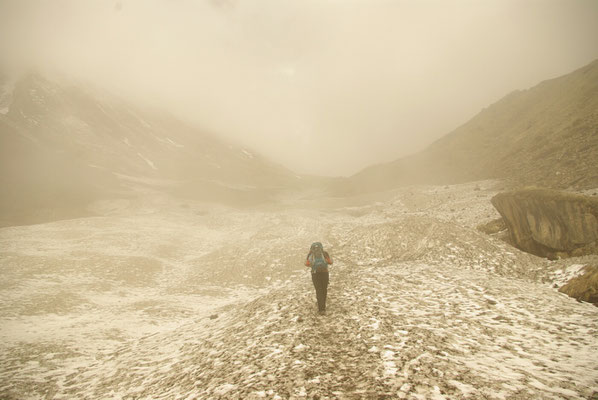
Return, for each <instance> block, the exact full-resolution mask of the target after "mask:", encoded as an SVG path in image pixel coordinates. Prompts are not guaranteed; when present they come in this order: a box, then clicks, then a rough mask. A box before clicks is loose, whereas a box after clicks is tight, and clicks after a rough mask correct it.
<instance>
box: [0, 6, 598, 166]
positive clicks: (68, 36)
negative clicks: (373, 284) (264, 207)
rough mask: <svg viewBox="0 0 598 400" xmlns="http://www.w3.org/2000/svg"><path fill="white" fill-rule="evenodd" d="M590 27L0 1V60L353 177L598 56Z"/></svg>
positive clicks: (453, 16)
mask: <svg viewBox="0 0 598 400" xmlns="http://www.w3.org/2000/svg"><path fill="white" fill-rule="evenodd" d="M597 21H598V2H596V1H594V0H587V1H577V0H576V1H571V0H562V1H554V0H547V1H521V0H513V1H505V0H488V1H483V2H479V1H451V2H447V1H444V0H439V1H335V0H313V1H310V0H302V1H281V0H263V1H248V0H238V1H237V0H213V1H203V2H200V1H187V0H177V1H166V0H143V1H141V0H139V1H126V0H123V1H78V0H55V1H23V0H14V1H11V0H3V1H1V2H0V54H1V55H2V60H3V61H2V63H1V65H2V68H4V69H5V70H6V71H8V72H9V73H14V72H18V71H24V70H30V69H34V70H40V71H42V72H43V73H48V74H54V75H55V76H56V75H59V76H62V77H68V78H69V79H70V78H74V79H77V80H83V81H85V82H90V83H92V84H93V85H96V86H98V87H103V88H106V89H107V90H109V91H112V92H115V93H117V94H119V95H121V96H123V97H125V98H129V99H132V100H134V101H143V102H145V103H147V104H148V105H150V106H153V107H165V108H167V109H169V110H170V111H172V112H174V113H175V114H177V115H178V116H180V117H181V118H184V119H186V120H188V121H191V122H193V123H197V124H199V125H200V126H201V127H203V129H204V130H205V131H207V132H211V133H214V134H218V135H221V136H223V137H225V138H227V139H228V140H233V141H236V142H240V143H243V144H245V145H246V146H248V147H250V148H252V149H254V150H256V151H259V152H261V153H263V154H264V155H266V156H268V157H269V158H271V159H273V160H275V161H277V162H280V163H282V164H283V165H285V166H287V167H289V168H291V169H293V170H294V171H296V172H300V173H310V174H317V175H350V174H353V173H355V172H357V171H358V170H360V169H361V168H363V167H365V166H367V165H369V164H372V163H378V162H382V161H389V160H392V159H395V158H398V157H400V156H403V155H406V154H409V153H412V152H414V151H417V150H419V149H421V148H423V147H425V146H426V145H427V144H429V143H430V142H432V141H433V140H435V139H437V138H439V137H440V136H442V135H444V134H446V133H448V132H449V131H450V130H452V129H454V128H455V127H457V126H458V125H460V124H462V123H464V122H466V121H467V119H469V118H470V117H472V116H473V115H474V114H475V113H477V112H478V111H480V110H481V109H482V108H483V107H486V106H488V105H489V104H491V103H492V102H494V101H497V100H498V99H499V98H500V97H502V96H504V95H505V94H507V93H509V92H510V91H512V90H515V89H524V88H528V87H531V86H533V85H535V84H537V83H538V82H540V81H542V80H545V79H549V78H553V77H556V76H559V75H562V74H565V73H567V72H570V71H572V70H574V69H576V68H579V67H581V66H583V65H585V64H587V63H588V62H590V61H592V60H593V59H595V58H597V57H598V23H596V22H597Z"/></svg>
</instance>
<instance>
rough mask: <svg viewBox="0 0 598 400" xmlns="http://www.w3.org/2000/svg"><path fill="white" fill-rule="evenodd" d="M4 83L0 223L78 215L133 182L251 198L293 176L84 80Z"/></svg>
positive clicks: (134, 186) (33, 78)
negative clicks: (101, 91) (97, 89)
mask: <svg viewBox="0 0 598 400" xmlns="http://www.w3.org/2000/svg"><path fill="white" fill-rule="evenodd" d="M1 86H2V88H3V91H2V95H1V96H0V148H1V151H2V154H1V155H2V157H1V159H2V161H1V163H2V165H1V167H2V168H1V175H0V185H1V186H2V188H3V190H2V193H3V194H2V197H1V198H0V206H1V209H2V216H1V218H0V219H2V220H4V222H3V223H4V224H7V223H11V222H16V223H19V222H34V221H39V220H48V219H49V220H51V219H59V218H61V217H66V216H77V215H79V214H81V213H85V210H84V209H85V207H86V205H87V204H88V203H89V202H90V201H92V200H94V199H98V198H103V197H113V196H124V195H131V194H133V192H134V191H138V190H139V187H144V188H148V187H150V188H156V187H159V188H160V190H166V191H168V192H170V193H174V194H177V195H181V196H188V197H192V198H198V199H203V200H210V201H220V202H228V203H230V202H238V203H239V204H241V203H244V204H247V203H255V202H259V201H263V200H264V199H267V198H268V197H270V196H272V195H273V194H274V193H276V192H277V191H278V190H280V188H281V187H284V186H289V185H293V184H295V183H296V182H297V180H298V179H297V177H296V176H295V175H294V174H293V173H292V172H290V171H288V170H286V169H284V168H283V167H281V166H278V165H275V164H272V163H270V162H268V161H267V160H265V159H263V158H262V157H260V156H259V155H256V154H254V153H252V152H250V151H248V150H247V149H243V148H241V147H239V146H234V145H232V144H229V143H225V142H223V141H222V140H220V139H217V138H215V137H213V136H211V135H209V134H206V133H205V132H201V131H200V130H198V129H197V128H194V127H191V126H188V125H186V124H184V123H182V122H180V121H178V120H176V119H175V118H173V117H170V116H168V115H165V114H160V113H152V112H148V111H145V110H142V109H140V108H136V107H134V106H132V105H130V104H127V103H125V102H124V101H120V100H117V99H114V98H111V97H110V96H107V95H105V94H98V93H95V92H93V91H92V90H90V89H87V88H84V87H81V86H73V85H70V86H69V85H61V84H58V83H55V82H50V81H48V80H46V79H44V78H42V77H40V76H38V75H28V76H25V77H23V78H22V79H20V80H18V81H16V82H13V83H10V82H8V81H5V82H3V84H2V85H1Z"/></svg>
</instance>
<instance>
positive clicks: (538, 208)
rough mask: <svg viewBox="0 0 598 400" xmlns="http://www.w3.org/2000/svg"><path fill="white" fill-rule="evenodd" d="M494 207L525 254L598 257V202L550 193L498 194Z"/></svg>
mask: <svg viewBox="0 0 598 400" xmlns="http://www.w3.org/2000/svg"><path fill="white" fill-rule="evenodd" d="M492 204H493V205H494V207H495V208H496V209H497V210H498V212H499V213H500V215H502V217H503V219H504V220H505V223H506V225H507V227H508V229H509V237H510V239H511V242H512V243H513V244H514V245H515V246H517V247H518V248H520V249H521V250H523V251H527V252H529V253H532V254H535V255H538V256H541V257H548V258H551V259H552V258H557V257H568V256H580V255H583V254H598V199H595V198H591V197H587V196H582V195H576V194H572V193H566V192H560V191H555V190H548V189H521V190H515V191H511V192H505V193H500V194H497V195H496V196H494V197H493V198H492Z"/></svg>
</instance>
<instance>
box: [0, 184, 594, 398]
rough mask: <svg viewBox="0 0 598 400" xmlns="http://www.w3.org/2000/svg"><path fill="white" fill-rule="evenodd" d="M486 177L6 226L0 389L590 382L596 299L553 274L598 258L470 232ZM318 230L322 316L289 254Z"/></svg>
mask: <svg viewBox="0 0 598 400" xmlns="http://www.w3.org/2000/svg"><path fill="white" fill-rule="evenodd" d="M498 187H499V186H497V183H496V182H490V181H484V182H477V183H473V184H467V185H455V186H444V187H432V186H427V187H423V186H420V187H410V188H404V189H401V190H397V191H396V192H393V193H391V194H390V195H389V196H386V197H385V198H383V199H380V200H379V201H367V202H364V201H357V200H356V201H355V202H354V203H352V204H343V206H340V205H338V204H340V202H335V201H334V199H332V200H330V199H329V201H328V202H327V203H326V206H323V207H322V206H321V207H315V201H312V202H302V203H301V204H300V205H299V203H295V205H288V206H285V207H278V208H277V209H276V210H275V211H273V210H266V209H263V210H254V211H251V212H248V211H239V210H230V209H218V208H213V207H212V208H210V207H207V206H204V205H198V204H191V203H190V204H179V205H178V206H177V207H173V205H172V204H171V203H170V202H168V201H166V200H163V201H155V202H154V203H149V204H148V203H147V202H145V203H143V205H142V206H141V205H139V204H128V203H126V202H125V203H111V204H104V205H102V206H103V207H104V213H105V216H104V217H99V218H87V219H79V220H72V221H61V222H57V223H52V224H44V225H37V226H30V227H15V228H4V229H2V230H0V242H1V243H2V244H1V246H2V247H1V249H0V252H1V256H0V270H1V271H2V275H3V277H4V278H5V279H4V281H3V282H2V284H0V296H1V298H2V303H1V304H2V306H1V308H0V336H1V338H2V344H0V346H1V347H0V349H1V353H0V397H1V398H8V399H12V398H14V399H17V398H19V399H21V398H48V399H51V398H54V399H71V398H130V399H136V398H146V399H161V398H163V399H173V398H180V399H195V398H197V399H206V398H438V399H442V398H445V399H458V398H472V399H477V398H488V399H502V398H507V399H528V398H542V399H545V398H558V399H560V398H566V399H586V398H593V397H594V396H598V367H597V365H598V364H597V361H598V358H597V356H596V354H598V308H597V307H594V306H592V305H590V304H587V303H580V302H577V301H575V300H574V299H571V298H569V297H567V296H565V295H563V294H561V293H559V292H558V291H557V290H556V289H555V288H554V286H555V284H556V285H557V286H559V285H562V284H563V283H564V282H565V281H566V280H567V279H569V278H570V277H572V276H575V274H576V273H577V272H578V271H579V270H580V269H581V268H582V267H583V265H585V264H587V263H589V262H595V261H596V260H595V259H594V258H591V257H590V258H588V257H586V258H583V259H568V260H560V261H555V262H549V261H546V260H543V259H540V258H537V257H535V256H531V255H528V254H525V253H522V252H520V251H518V250H517V249H514V248H512V247H511V246H509V245H508V244H507V243H505V242H503V241H501V240H499V239H498V238H496V237H491V236H488V235H485V234H483V233H481V232H479V231H477V230H476V229H475V227H476V226H477V225H478V224H480V223H483V222H487V221H489V220H492V219H494V218H496V217H497V216H498V215H497V213H496V211H495V210H494V209H493V208H492V205H491V204H490V202H489V199H490V198H491V197H492V195H494V194H495V193H496V191H497V189H498ZM321 204H323V203H322V202H320V205H321ZM335 204H336V205H335ZM315 240H320V241H322V242H323V243H324V245H325V247H326V248H327V249H328V250H329V251H330V253H331V255H332V256H333V258H334V259H335V264H334V266H333V267H332V268H331V285H330V290H329V299H328V312H327V314H326V315H324V316H320V315H318V314H317V313H316V306H315V295H314V293H313V287H312V286H311V282H310V278H309V273H308V271H306V270H305V269H304V268H303V267H302V261H303V258H304V257H305V253H306V251H307V249H308V247H309V244H310V243H311V242H312V241H315Z"/></svg>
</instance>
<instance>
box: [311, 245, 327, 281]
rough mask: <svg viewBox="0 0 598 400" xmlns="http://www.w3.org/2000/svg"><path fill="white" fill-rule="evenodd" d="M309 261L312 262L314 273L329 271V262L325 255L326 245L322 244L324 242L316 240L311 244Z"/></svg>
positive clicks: (312, 271)
mask: <svg viewBox="0 0 598 400" xmlns="http://www.w3.org/2000/svg"><path fill="white" fill-rule="evenodd" d="M309 262H310V264H311V273H312V274H315V273H316V272H327V271H328V263H327V262H326V258H325V257H324V247H323V246H322V243H320V242H315V243H313V244H312V245H311V248H310V249H309Z"/></svg>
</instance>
